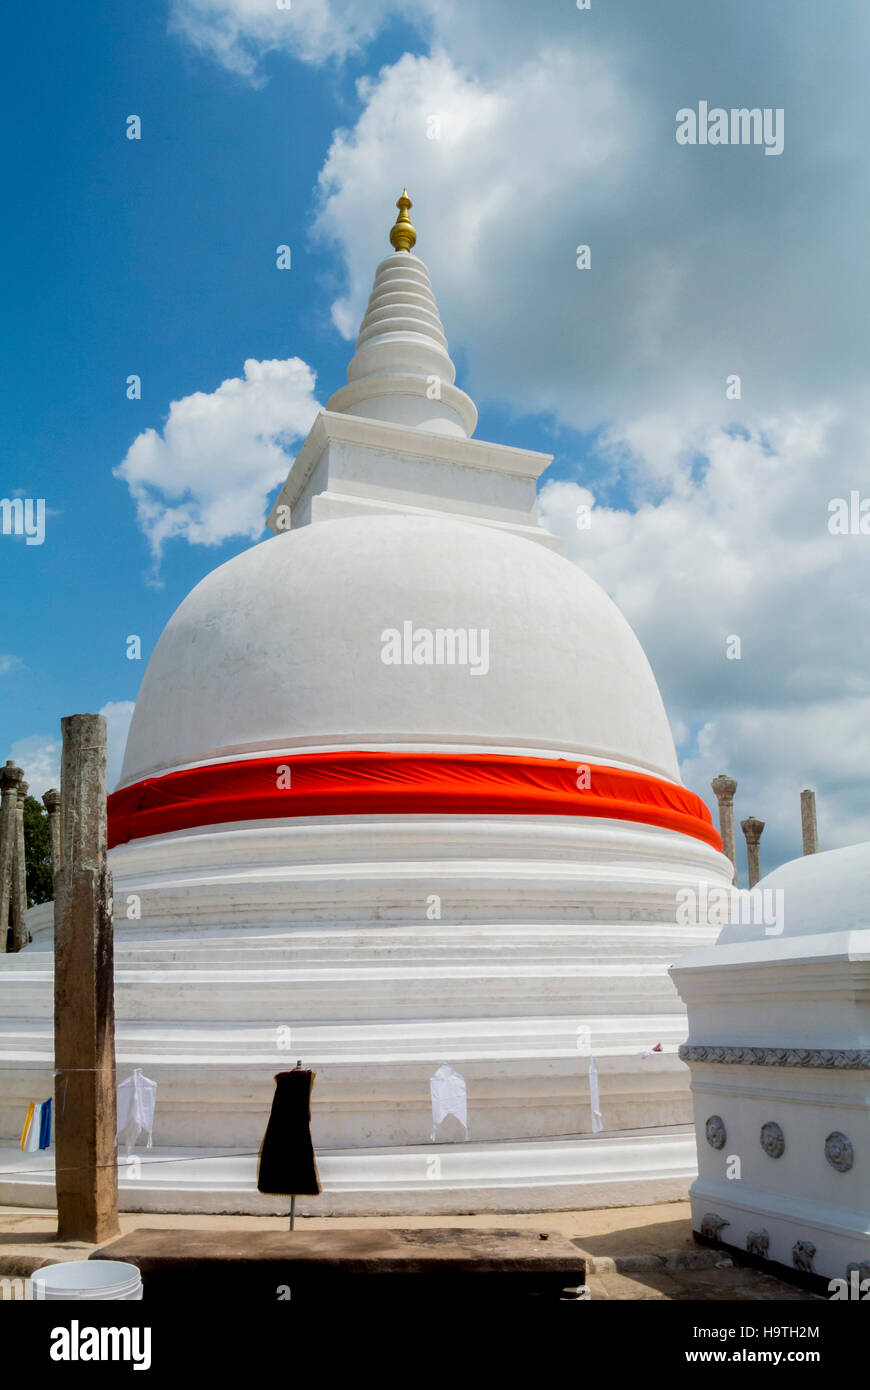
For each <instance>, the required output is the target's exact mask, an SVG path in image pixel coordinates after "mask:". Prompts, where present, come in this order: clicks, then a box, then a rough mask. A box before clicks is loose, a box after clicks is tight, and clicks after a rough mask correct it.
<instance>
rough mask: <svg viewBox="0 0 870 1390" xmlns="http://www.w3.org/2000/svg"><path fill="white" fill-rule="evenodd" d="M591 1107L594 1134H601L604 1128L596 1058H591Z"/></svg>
mask: <svg viewBox="0 0 870 1390" xmlns="http://www.w3.org/2000/svg"><path fill="white" fill-rule="evenodd" d="M589 1106H590V1109H591V1111H592V1133H593V1134H600V1133H601V1131H602V1130H603V1128H604V1120H603V1119H602V1115H601V1111H600V1109H599V1108H598V1107H599V1100H598V1063H597V1062H596V1060H595V1058H594V1057H590V1058H589Z"/></svg>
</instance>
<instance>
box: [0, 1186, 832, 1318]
mask: <svg viewBox="0 0 870 1390" xmlns="http://www.w3.org/2000/svg"><path fill="white" fill-rule="evenodd" d="M288 1224H289V1223H288V1221H287V1220H286V1219H285V1218H283V1217H275V1216H193V1215H186V1214H178V1215H173V1214H171V1213H167V1214H162V1215H153V1214H141V1213H140V1214H135V1213H134V1214H129V1215H122V1216H121V1218H120V1227H121V1233H122V1234H126V1233H127V1232H129V1231H134V1230H136V1229H137V1227H143V1226H145V1227H150V1228H151V1229H154V1228H158V1227H159V1228H169V1229H175V1230H233V1231H239V1230H286V1229H287V1227H288ZM378 1226H380V1227H393V1228H395V1229H400V1228H401V1229H417V1230H420V1229H423V1228H431V1227H438V1226H452V1227H462V1228H466V1229H478V1230H493V1229H498V1230H515V1231H527V1230H533V1231H546V1232H553V1233H558V1234H560V1235H563V1236H567V1238H568V1239H569V1240H572V1241H573V1242H574V1243H575V1245H577V1247H578V1248H579V1249H580V1251H581V1252H582V1253H583V1254H584V1255H585V1256H586V1258H587V1279H586V1282H587V1285H588V1287H589V1292H590V1297H591V1298H592V1299H593V1300H600V1299H607V1300H633V1299H659V1300H665V1301H671V1300H674V1301H676V1300H683V1299H698V1300H704V1301H708V1300H726V1301H730V1300H735V1301H741V1302H747V1301H758V1300H762V1301H777V1300H790V1301H791V1300H810V1299H814V1298H815V1295H813V1294H808V1293H804V1292H803V1291H802V1290H800V1289H798V1288H795V1287H794V1286H792V1285H790V1284H785V1283H782V1282H781V1281H780V1280H779V1279H774V1278H772V1277H771V1276H770V1275H765V1274H761V1273H759V1272H758V1271H756V1270H752V1269H746V1268H742V1267H740V1266H736V1265H734V1264H733V1262H732V1261H731V1260H730V1259H729V1258H728V1257H727V1256H726V1255H723V1254H722V1252H720V1251H715V1250H707V1249H702V1248H701V1247H699V1246H697V1245H696V1244H695V1242H694V1240H693V1239H692V1229H691V1212H690V1208H689V1203H688V1202H669V1203H667V1204H664V1205H659V1206H650V1207H610V1208H606V1209H603V1210H598V1211H558V1212H533V1213H521V1214H517V1215H506V1214H504V1213H501V1214H496V1215H489V1216H407V1217H395V1216H360V1217H316V1216H310V1217H300V1218H299V1219H298V1221H297V1229H298V1230H302V1229H306V1230H315V1229H317V1228H318V1227H320V1228H329V1229H330V1230H365V1229H366V1228H371V1227H378ZM95 1248H96V1247H95V1246H93V1245H83V1244H79V1243H75V1242H69V1243H65V1244H59V1243H58V1242H57V1240H56V1219H55V1214H54V1212H51V1211H45V1210H37V1209H32V1210H31V1209H26V1208H23V1207H0V1277H3V1276H6V1277H22V1276H27V1275H29V1274H32V1273H33V1271H34V1270H35V1269H38V1268H39V1267H40V1266H41V1265H44V1264H53V1263H55V1262H57V1261H59V1260H80V1259H86V1258H87V1256H88V1255H90V1253H91V1252H92V1251H93V1250H94V1249H95Z"/></svg>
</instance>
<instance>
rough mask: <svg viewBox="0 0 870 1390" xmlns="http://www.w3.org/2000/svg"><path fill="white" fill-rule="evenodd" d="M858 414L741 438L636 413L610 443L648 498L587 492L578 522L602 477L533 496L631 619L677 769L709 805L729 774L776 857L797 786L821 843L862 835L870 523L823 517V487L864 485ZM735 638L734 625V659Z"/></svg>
mask: <svg viewBox="0 0 870 1390" xmlns="http://www.w3.org/2000/svg"><path fill="white" fill-rule="evenodd" d="M868 422H870V408H868V403H867V401H866V399H863V398H853V399H852V400H850V401H849V402H844V404H843V406H842V407H840V408H839V409H834V408H833V407H818V408H816V409H815V410H812V411H807V412H806V413H805V414H804V415H803V416H798V417H790V418H788V419H770V420H768V421H767V422H766V424H765V426H764V428H758V429H756V430H751V431H746V432H744V434H743V435H740V436H736V435H734V434H732V433H729V432H728V431H726V430H724V429H721V428H718V427H714V428H710V429H707V430H706V431H698V430H691V429H687V430H684V431H683V432H682V434H681V433H680V432H679V430H676V429H675V430H674V432H673V434H672V435H671V433H670V431H666V432H664V433H663V432H662V430H661V429H660V428H659V422H657V421H656V420H652V421H649V420H639V421H633V422H629V423H627V424H626V425H625V427H624V428H623V429H622V430H621V431H620V432H617V431H616V429H612V430H611V431H610V432H609V433H608V435H607V437H606V439H604V440H603V441H602V448H603V449H604V450H605V451H606V452H608V453H609V454H610V455H612V454H613V453H614V452H617V453H619V454H620V455H621V456H622V457H623V460H624V462H625V466H626V467H628V468H629V469H635V470H637V471H638V472H639V473H640V475H641V476H643V477H646V476H648V475H650V474H652V475H654V476H655V478H656V483H657V488H658V491H659V492H662V491H663V495H661V496H659V497H658V499H657V500H654V501H642V502H641V503H640V505H639V506H638V509H637V511H635V512H631V511H628V510H625V509H619V508H611V507H608V506H605V505H593V508H592V513H591V526H590V527H589V529H584V530H578V528H577V515H578V512H577V508H578V506H587V507H588V506H589V505H590V504H591V503H594V489H589V488H583V487H581V486H580V485H578V484H576V483H573V482H553V483H551V484H549V485H548V486H546V487H545V488H544V489H543V491H542V493H541V497H540V504H541V517H542V520H543V522H544V524H545V525H547V526H549V527H550V529H552V530H554V531H556V532H557V533H558V534H560V535H561V536H562V537H563V538H564V540H565V545H566V553H567V554H568V555H569V557H570V558H572V559H574V560H576V561H577V562H578V563H580V564H582V565H583V567H584V569H586V570H588V571H589V572H590V573H591V574H593V575H594V576H595V578H596V579H598V581H599V582H600V583H602V584H603V585H604V587H605V588H606V589H607V590H608V592H609V593H610V594H612V596H613V597H614V599H615V600H616V602H617V603H618V604H619V606H620V608H621V609H622V611H623V612H624V613H625V615H626V617H627V618H628V619H629V621H630V622H631V623H632V625H633V626H634V628H635V630H636V632H637V634H638V636H639V638H640V640H641V642H642V644H643V646H644V648H645V650H646V652H647V655H648V656H649V658H650V661H651V663H652V666H653V670H654V671H655V673H656V676H657V678H658V680H659V684H660V686H661V689H662V694H663V696H664V698H665V702H666V704H667V707H668V710H669V713H670V715H671V719H672V723H673V725H674V728H675V733H676V735H677V738H678V741H679V743H680V744H682V746H683V751H684V759H683V764H682V766H683V776H684V779H685V780H686V782H687V783H688V784H689V785H691V786H693V787H694V789H695V790H696V791H698V792H699V793H700V794H701V795H702V796H704V797H705V798H706V800H707V801H708V804H710V806H711V809H713V810H714V811H715V807H716V803H715V798H714V797H713V795H712V793H711V791H710V785H709V784H710V780H711V778H712V777H714V776H715V775H716V774H717V773H719V772H727V773H729V774H730V775H731V776H734V777H737V779H738V782H739V784H740V789H739V792H738V812H739V816H738V818H739V819H744V818H745V817H746V816H747V815H750V814H752V815H756V816H758V817H759V818H760V819H762V820H764V821H766V822H767V823H768V829H767V830H766V831H765V838H764V841H763V848H764V852H765V857H766V861H767V862H768V863H769V864H770V865H771V866H772V865H773V864H774V863H775V862H778V861H780V860H781V859H783V858H790V857H792V856H793V855H794V854H797V853H799V852H800V833H799V831H800V820H799V810H798V794H799V792H800V791H801V790H802V789H803V788H804V787H806V786H810V787H813V788H814V789H815V790H816V792H817V799H818V806H819V819H820V836H821V842H822V845H823V847H825V848H834V847H835V846H837V845H840V844H847V843H850V842H852V841H853V840H855V839H861V838H863V839H870V807H868V806H867V799H866V769H867V767H868V766H870V629H868V625H867V621H866V598H865V595H866V593H867V590H868V584H870V536H861V535H858V536H836V535H832V534H831V533H830V532H829V530H828V520H829V512H828V502H829V500H830V499H831V498H832V497H835V496H842V497H848V495H849V492H850V490H852V488H854V487H856V486H857V482H858V479H857V476H856V460H861V459H864V458H866V457H867V453H868V448H870V423H868ZM690 461H691V462H690ZM699 464H700V467H699V466H698V465H699ZM729 637H738V638H739V639H740V653H741V654H740V658H739V659H738V660H734V659H729V658H728V656H727V654H726V650H727V649H726V644H727V639H728V638H729ZM732 650H734V648H733V647H732ZM699 724H702V727H701V729H700V731H698V726H699ZM693 731H694V732H697V740H696V746H695V740H694V738H693Z"/></svg>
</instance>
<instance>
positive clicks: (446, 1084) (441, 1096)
mask: <svg viewBox="0 0 870 1390" xmlns="http://www.w3.org/2000/svg"><path fill="white" fill-rule="evenodd" d="M429 1093H430V1095H431V1096H432V1143H433V1144H434V1142H435V1131H436V1130H437V1128H438V1126H439V1125H440V1123H441V1121H442V1120H446V1119H447V1116H448V1115H455V1117H456V1119H457V1120H458V1121H459V1123H460V1124H461V1125H462V1128H463V1129H464V1130H465V1137H466V1139H467V1138H468V1099H467V1095H466V1089H465V1077H464V1076H460V1075H459V1072H458V1071H454V1069H453V1067H450V1066H448V1065H447V1063H446V1062H445V1064H444V1065H443V1066H441V1067H439V1068H438V1070H437V1071H436V1073H435V1075H434V1076H430V1078H429Z"/></svg>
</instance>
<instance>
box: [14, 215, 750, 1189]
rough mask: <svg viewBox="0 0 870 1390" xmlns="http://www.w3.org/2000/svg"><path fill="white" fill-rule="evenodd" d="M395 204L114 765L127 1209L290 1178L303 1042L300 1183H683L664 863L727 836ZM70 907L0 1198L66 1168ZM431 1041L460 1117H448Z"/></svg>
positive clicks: (43, 968)
mask: <svg viewBox="0 0 870 1390" xmlns="http://www.w3.org/2000/svg"><path fill="white" fill-rule="evenodd" d="M398 206H399V209H400V214H399V218H398V221H397V223H396V225H395V226H394V228H393V229H392V233H391V242H392V245H393V248H394V250H393V253H392V254H391V255H389V256H388V257H387V258H386V259H385V260H384V261H382V262H381V264H380V265H379V266H378V269H377V273H376V276H375V284H374V290H373V293H372V296H371V299H370V302H369V306H368V309H367V312H366V315H365V318H364V320H363V324H362V328H361V330H360V335H359V338H358V340H357V347H356V354H355V356H354V358H353V360H352V362H351V364H350V367H349V369H348V384H347V385H346V386H344V387H342V389H341V390H339V391H338V392H336V394H335V395H334V396H333V397H332V398H331V400H330V401H329V403H328V406H327V409H326V410H325V411H323V412H321V414H319V415H318V417H317V419H316V421H315V423H314V425H313V427H312V429H311V432H310V434H309V436H308V438H307V440H306V441H305V444H304V446H303V447H302V449H301V451H300V453H299V454H298V456H297V458H296V460H295V461H294V463H293V466H292V468H291V469H290V473H289V476H288V478H287V482H286V483H285V485H284V487H283V489H282V491H281V493H280V495H279V497H278V499H277V502H276V504H275V507H274V509H273V512H272V515H271V517H270V522H269V524H270V526H271V527H272V529H273V530H275V531H276V532H277V534H276V535H275V536H274V538H272V539H270V540H267V541H265V542H262V543H260V544H257V545H255V546H253V547H252V548H251V549H250V550H248V551H246V552H245V553H243V554H241V555H239V556H237V557H236V558H235V559H233V560H231V561H229V562H228V563H227V564H224V565H222V566H220V567H219V568H218V569H217V570H215V571H214V572H213V573H211V574H209V575H207V576H206V577H205V578H204V579H203V580H202V582H201V583H200V584H198V585H197V587H196V588H195V589H194V590H193V592H192V593H191V594H190V595H189V596H188V597H187V598H186V599H185V601H184V602H183V603H182V604H181V606H180V607H179V609H178V610H177V612H176V613H175V614H174V616H173V617H172V618H171V619H170V621H169V623H168V625H167V627H166V629H165V631H164V632H163V635H162V636H161V638H160V640H159V642H158V644H157V646H156V648H155V651H154V654H153V656H152V658H151V661H150V663H149V665H148V669H147V671H146V674H145V677H144V680H143V683H142V688H141V691H140V694H139V699H138V701H137V704H136V711H135V714H134V717H133V722H132V725H131V728H130V734H129V739H128V742H127V749H126V756H125V760H124V767H123V774H122V779H121V784H120V787H119V789H118V790H117V791H116V792H115V794H114V795H113V797H111V798H110V838H111V840H112V841H113V842H114V844H115V847H114V848H113V849H112V850H111V854H110V859H111V867H112V871H113V875H114V883H115V926H116V947H115V959H116V980H117V984H116V1009H117V1050H118V1075H119V1078H123V1077H124V1076H125V1075H127V1074H128V1072H129V1071H132V1069H133V1068H134V1067H135V1066H139V1067H141V1068H142V1069H143V1071H144V1072H145V1074H146V1075H147V1076H148V1077H150V1078H151V1079H152V1080H154V1081H156V1082H157V1084H158V1095H157V1111H156V1122H155V1130H154V1148H153V1149H152V1150H150V1151H147V1152H144V1153H143V1155H142V1159H143V1162H142V1169H141V1174H140V1175H138V1176H137V1177H136V1179H135V1180H133V1179H129V1180H128V1179H126V1178H125V1176H124V1173H123V1171H122V1175H121V1201H122V1206H124V1207H126V1208H127V1209H130V1210H179V1209H183V1208H188V1209H198V1210H204V1211H208V1210H218V1211H268V1210H275V1211H280V1210H283V1209H284V1206H285V1205H286V1204H282V1202H281V1199H279V1198H268V1197H262V1196H260V1195H259V1194H258V1193H257V1192H256V1186H255V1184H256V1177H255V1165H256V1159H255V1155H256V1151H257V1148H258V1145H259V1143H260V1140H261V1138H262V1135H263V1131H264V1128H265V1124H266V1119H267V1116H268V1111H269V1106H270V1103H271V1098H272V1093H273V1081H272V1077H273V1074H274V1072H275V1071H277V1070H279V1069H282V1068H283V1067H286V1066H292V1065H293V1064H294V1062H295V1061H296V1059H297V1058H300V1059H302V1060H303V1061H304V1063H305V1064H306V1065H308V1066H311V1067H313V1068H314V1070H315V1071H316V1073H317V1078H316V1082H315V1087H314V1105H313V1134H314V1139H315V1144H316V1147H317V1150H318V1155H319V1164H320V1172H321V1177H322V1179H323V1183H324V1191H323V1194H322V1195H321V1196H320V1197H318V1198H311V1199H305V1200H304V1201H300V1205H299V1210H300V1211H304V1210H309V1211H317V1212H321V1213H329V1212H356V1211H383V1212H390V1211H396V1212H402V1211H409V1212H410V1211H417V1212H427V1211H428V1212H438V1211H453V1212H459V1211H485V1210H499V1209H501V1210H511V1209H513V1210H522V1209H528V1210H542V1209H547V1208H571V1207H580V1206H598V1205H610V1204H618V1203H623V1202H625V1203H634V1202H644V1201H659V1200H666V1199H669V1198H678V1197H682V1196H685V1193H686V1191H687V1189H688V1184H689V1181H690V1180H691V1178H692V1176H693V1175H694V1172H695V1150H694V1140H693V1135H692V1128H691V1118H692V1109H691V1101H690V1095H689V1086H688V1071H687V1068H686V1067H685V1066H684V1064H683V1063H682V1062H681V1061H680V1060H679V1058H678V1055H677V1049H678V1046H679V1044H680V1043H681V1042H682V1041H683V1040H684V1038H685V1034H686V1022H685V1016H684V1011H683V1009H682V1006H681V1005H680V1002H679V1000H678V997H677V994H676V992H675V989H674V987H673V985H672V983H671V981H670V979H669V977H668V967H669V966H670V965H671V964H672V963H673V962H674V961H676V960H677V959H678V957H680V956H681V955H682V954H683V953H684V952H685V951H686V950H687V949H689V948H690V947H693V946H701V945H705V944H707V943H709V942H711V941H712V940H713V939H714V937H715V934H716V929H715V928H707V927H703V926H702V927H698V928H687V927H681V926H678V925H677V924H676V895H677V891H678V889H679V888H680V887H681V886H682V885H684V884H685V883H686V882H687V881H689V882H694V883H697V882H698V880H699V879H701V880H709V881H710V882H713V883H716V884H720V885H728V884H730V881H731V865H730V863H729V861H728V860H727V859H726V858H725V857H724V856H723V855H722V853H721V852H720V848H719V837H718V835H717V834H716V832H715V831H714V830H713V827H712V825H711V822H710V817H709V813H708V812H707V810H706V807H704V805H703V803H702V802H701V801H700V800H699V799H698V798H697V797H695V796H694V795H693V794H692V793H691V792H688V791H687V790H686V789H685V788H683V787H682V785H681V783H680V778H679V772H678V767H677V760H676V756H675V752H674V745H673V740H672V736H671V732H670V728H669V725H668V720H667V716H666V714H665V710H664V707H663V704H662V700H661V697H660V695H659V692H658V688H657V686H656V682H655V679H654V677H653V674H652V672H651V670H650V667H649V665H648V663H647V660H646V658H645V656H644V653H643V651H642V650H641V647H640V645H639V643H638V641H637V639H636V638H635V636H634V634H633V632H632V631H631V629H630V627H629V626H628V624H627V622H626V621H625V619H624V618H623V617H622V615H621V614H620V613H619V611H618V610H617V608H616V607H615V605H614V604H613V603H612V601H611V600H610V599H609V598H608V596H607V595H606V593H604V591H603V590H602V589H601V588H600V587H599V586H598V585H597V584H595V583H594V582H593V581H592V580H591V579H589V578H588V577H587V576H586V575H585V574H584V573H583V572H582V570H580V569H578V568H577V567H576V566H575V565H573V564H571V563H569V562H568V561H567V560H566V559H565V558H564V557H563V555H562V553H561V549H562V547H561V544H560V542H559V541H558V540H557V539H556V538H555V537H554V536H552V535H550V534H549V533H548V532H546V531H544V530H543V529H542V528H541V527H540V526H539V524H538V521H537V512H536V502H535V496H536V494H535V482H536V479H537V478H538V477H539V475H540V473H541V472H542V470H543V469H544V468H545V467H546V466H547V464H548V463H549V461H550V459H549V456H547V455H544V454H538V453H531V452H529V451H527V450H523V449H514V448H507V447H504V446H501V445H494V444H487V443H483V442H480V441H478V440H474V439H473V438H472V437H471V436H472V433H473V430H474V427H475V424H476V418H477V413H476V410H475V407H474V405H473V403H472V402H471V400H470V399H469V398H468V396H467V395H465V394H464V392H462V391H460V390H459V389H458V388H457V387H456V386H455V385H454V375H455V373H454V368H453V364H452V362H451V360H450V357H449V354H448V350H447V343H446V339H445V336H444V332H443V329H442V326H441V320H440V318H439V315H438V310H437V307H436V304H435V299H434V296H433V294H432V289H431V286H430V282H429V275H428V272H427V270H426V266H425V265H424V263H423V262H422V261H421V260H419V259H418V258H417V256H416V255H414V254H413V251H412V248H413V246H414V243H415V240H416V234H415V232H414V229H413V227H412V226H411V223H410V220H409V217H408V210H409V208H410V200H409V199H408V198H407V195H406V194H403V196H402V198H400V200H399V204H398ZM137 911H141V915H140V916H138V917H137V916H136V912H137ZM50 917H51V909H50V906H46V907H41V908H35V909H33V910H32V912H31V913H30V917H29V922H30V927H31V930H32V931H33V932H34V934H35V940H34V945H33V946H32V947H30V948H29V949H28V950H27V951H25V952H23V953H22V954H21V955H20V956H17V957H14V956H13V957H6V958H4V959H3V961H2V964H0V995H2V998H0V1005H2V1007H0V1018H2V1019H3V1020H4V1023H3V1024H0V1027H2V1028H3V1029H4V1031H3V1033H2V1034H0V1052H2V1057H0V1060H2V1063H3V1067H2V1070H0V1126H2V1129H0V1134H2V1136H3V1142H4V1144H5V1145H6V1146H7V1147H6V1148H5V1149H4V1153H3V1155H2V1162H0V1168H2V1169H3V1170H4V1173H3V1174H0V1201H7V1202H8V1201H26V1202H28V1203H39V1202H42V1203H44V1204H50V1203H51V1201H52V1200H53V1193H52V1189H51V1186H50V1183H51V1173H50V1162H51V1160H50V1157H48V1158H46V1157H45V1156H42V1157H40V1156H35V1155H32V1154H28V1155H22V1154H20V1153H18V1152H17V1150H16V1149H15V1147H14V1145H13V1142H12V1141H13V1139H14V1138H15V1136H17V1134H18V1133H19V1132H20V1128H21V1121H22V1119H23V1111H24V1109H26V1103H27V1101H28V1100H29V1099H31V1098H34V1097H35V1096H36V1095H37V1093H38V1094H39V1095H40V1096H42V1094H43V1093H45V1094H50V1091H51V1076H52V1058H51V1046H52V1042H51V1038H52V1033H51V969H50V967H51V955H50V946H51V943H50V933H49V930H48V927H49V925H50ZM10 1019H12V1020H15V1021H13V1022H12V1023H9V1020H10ZM659 1047H660V1050H654V1049H657V1048H659ZM592 1059H594V1061H595V1067H594V1068H592V1071H593V1074H594V1073H595V1072H596V1071H597V1077H598V1087H599V1092H598V1105H597V1109H598V1110H599V1111H600V1116H601V1118H600V1121H598V1120H596V1119H595V1118H594V1117H593V1113H592V1111H593V1106H592V1104H591V1099H592V1098H591V1096H590V1062H591V1060H592ZM442 1064H448V1065H450V1066H451V1067H453V1068H455V1069H456V1070H457V1071H458V1072H459V1073H460V1074H461V1075H462V1076H463V1077H464V1078H465V1082H466V1087H467V1121H468V1137H467V1140H466V1139H465V1138H464V1131H463V1130H462V1129H461V1127H460V1126H459V1125H458V1122H455V1121H454V1119H452V1118H448V1120H446V1121H445V1122H444V1123H443V1124H442V1125H441V1127H440V1129H439V1131H438V1133H437V1134H436V1141H435V1143H434V1144H433V1143H432V1142H431V1140H430V1133H431V1127H432V1110H431V1103H430V1088H429V1080H430V1077H431V1076H432V1075H433V1074H434V1073H435V1071H436V1070H437V1068H438V1067H439V1066H441V1065H442ZM599 1125H600V1126H603V1128H601V1129H600V1132H596V1131H597V1130H598V1128H599ZM435 1160H437V1161H435ZM16 1164H17V1165H18V1168H19V1169H20V1175H19V1176H17V1177H12V1176H10V1171H11V1169H12V1168H14V1166H15V1165H16ZM39 1164H42V1165H43V1170H42V1171H40V1170H39Z"/></svg>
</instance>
